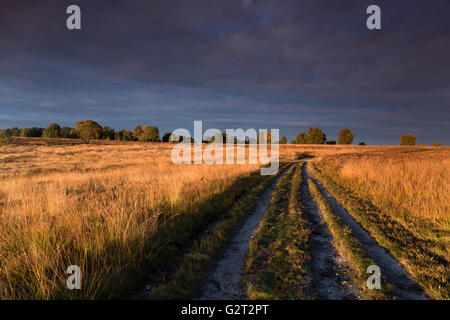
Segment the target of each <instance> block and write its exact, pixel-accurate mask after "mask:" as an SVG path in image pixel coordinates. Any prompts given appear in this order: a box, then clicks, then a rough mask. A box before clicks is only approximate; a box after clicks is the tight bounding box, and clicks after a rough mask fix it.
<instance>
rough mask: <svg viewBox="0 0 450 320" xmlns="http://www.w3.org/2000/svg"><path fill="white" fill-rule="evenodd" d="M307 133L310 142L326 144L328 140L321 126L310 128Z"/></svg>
mask: <svg viewBox="0 0 450 320" xmlns="http://www.w3.org/2000/svg"><path fill="white" fill-rule="evenodd" d="M306 134H307V135H308V143H309V144H324V143H325V141H326V140H327V137H326V135H325V133H323V131H322V129H320V128H309V129H308V132H307V133H306Z"/></svg>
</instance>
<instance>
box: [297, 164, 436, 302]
mask: <svg viewBox="0 0 450 320" xmlns="http://www.w3.org/2000/svg"><path fill="white" fill-rule="evenodd" d="M307 165H308V162H305V166H304V171H305V176H304V178H305V180H306V179H307V178H310V179H311V180H312V181H313V182H314V183H315V185H316V186H317V187H318V189H319V190H320V192H321V193H322V195H323V196H324V198H325V199H326V200H327V201H328V203H329V204H330V205H331V207H332V208H333V211H334V213H335V214H337V215H338V216H339V217H340V218H341V219H342V221H343V222H344V224H346V225H347V226H348V227H349V228H350V229H351V231H352V233H353V235H354V236H355V237H356V238H357V239H358V240H359V241H360V242H361V243H362V246H363V249H364V250H365V251H366V253H367V255H368V256H369V257H370V258H371V259H372V260H373V261H375V263H376V264H377V265H378V266H379V267H380V269H381V274H382V275H384V276H385V277H386V279H387V280H388V281H389V282H390V283H391V284H393V285H394V286H395V290H394V293H395V295H397V296H398V298H399V299H407V300H424V299H429V297H428V296H427V295H426V294H425V292H424V291H423V289H422V288H421V287H420V286H419V285H418V284H417V282H416V281H415V280H414V279H413V278H412V277H411V275H409V273H408V272H407V271H406V270H405V269H404V268H403V267H402V266H401V265H400V263H399V262H397V260H396V259H395V258H394V257H393V255H392V254H391V253H390V252H389V251H388V250H387V249H385V248H384V247H381V246H380V245H378V243H377V241H376V240H375V239H374V238H373V237H372V236H371V235H370V233H369V232H368V231H366V230H365V229H364V228H363V227H362V226H361V225H360V224H359V223H358V222H357V221H356V220H355V219H354V218H353V217H352V216H351V215H350V214H349V213H348V212H347V210H346V209H345V208H344V207H342V206H341V205H340V204H339V203H338V201H337V200H336V198H335V197H334V196H333V195H331V193H330V192H328V190H327V189H326V188H325V187H324V186H323V185H322V184H321V183H320V182H319V181H318V180H317V179H315V178H314V177H313V176H312V175H311V174H310V173H309V171H308V168H307Z"/></svg>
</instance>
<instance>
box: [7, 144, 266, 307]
mask: <svg viewBox="0 0 450 320" xmlns="http://www.w3.org/2000/svg"><path fill="white" fill-rule="evenodd" d="M0 148H1V151H0V154H1V160H0V161H1V163H2V166H1V174H2V183H1V185H0V206H1V215H0V217H1V219H0V297H1V298H3V299H5V298H13V299H21V298H28V299H29V298H38V299H48V298H71V295H72V294H76V295H77V296H76V297H77V298H87V299H94V298H109V297H114V296H118V295H121V294H123V293H124V289H123V288H131V287H133V285H134V284H135V281H136V280H138V279H139V278H140V277H141V276H142V274H141V273H140V272H139V270H142V268H143V266H144V265H145V266H146V269H147V270H155V269H157V268H158V267H161V265H163V264H164V263H165V262H167V261H168V260H170V258H171V256H172V255H174V254H176V253H177V250H178V251H179V250H180V249H179V248H177V246H179V244H182V243H184V242H186V241H188V240H189V239H190V238H192V237H193V236H195V234H197V233H198V232H200V231H201V230H202V228H203V227H205V226H206V225H207V223H208V222H209V221H211V220H212V219H213V218H214V217H215V216H217V215H218V214H219V213H220V212H222V211H224V210H227V209H228V208H230V207H231V206H232V205H233V203H234V200H235V199H236V198H237V197H239V196H241V195H242V194H244V193H245V192H246V191H247V189H248V188H250V187H252V186H253V185H254V184H255V183H257V182H259V180H260V176H259V172H257V173H258V174H255V171H256V170H257V169H258V166H257V165H239V166H229V165H228V166H227V165H214V166H210V165H200V166H193V165H191V166H190V165H179V166H176V165H174V164H172V163H171V162H170V152H169V151H170V149H171V147H170V146H165V145H163V144H145V145H144V144H135V145H129V146H122V145H120V146H104V145H99V146H97V145H87V146H86V145H79V146H78V145H75V146H66V145H65V146H46V145H39V146H34V145H31V146H29V145H27V146H17V145H11V146H2V147H0ZM71 264H75V265H78V266H80V267H81V268H82V271H83V274H85V277H86V278H87V279H89V281H86V282H85V286H84V287H83V289H82V290H81V291H69V290H67V289H66V286H65V281H66V275H65V270H66V268H67V266H69V265H71Z"/></svg>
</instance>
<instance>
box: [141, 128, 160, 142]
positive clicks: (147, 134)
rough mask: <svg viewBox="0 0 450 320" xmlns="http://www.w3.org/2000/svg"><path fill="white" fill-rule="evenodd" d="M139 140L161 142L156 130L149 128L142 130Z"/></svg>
mask: <svg viewBox="0 0 450 320" xmlns="http://www.w3.org/2000/svg"><path fill="white" fill-rule="evenodd" d="M141 140H142V141H146V142H161V139H160V138H159V130H158V128H157V127H149V126H145V127H144V128H142V135H141Z"/></svg>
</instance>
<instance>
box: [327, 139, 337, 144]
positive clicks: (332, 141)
mask: <svg viewBox="0 0 450 320" xmlns="http://www.w3.org/2000/svg"><path fill="white" fill-rule="evenodd" d="M325 143H326V144H336V140H327V141H326V142H325Z"/></svg>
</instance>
